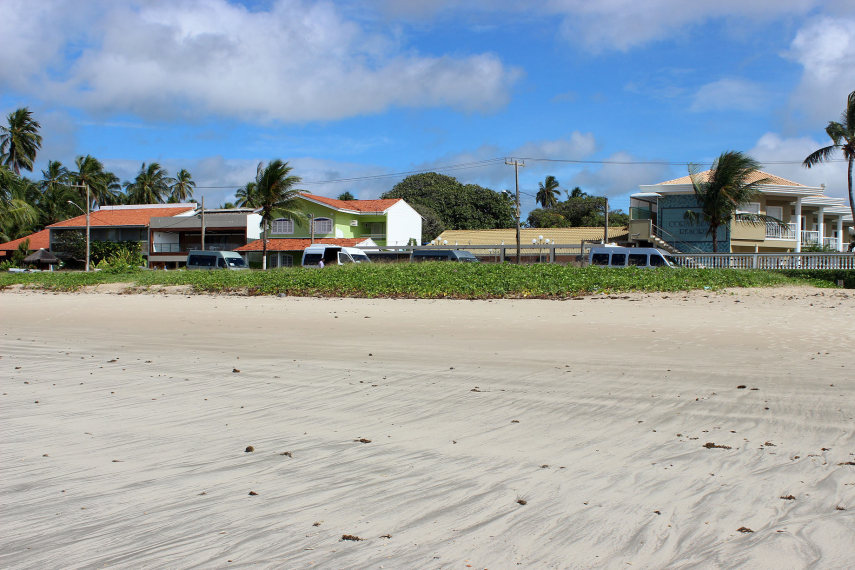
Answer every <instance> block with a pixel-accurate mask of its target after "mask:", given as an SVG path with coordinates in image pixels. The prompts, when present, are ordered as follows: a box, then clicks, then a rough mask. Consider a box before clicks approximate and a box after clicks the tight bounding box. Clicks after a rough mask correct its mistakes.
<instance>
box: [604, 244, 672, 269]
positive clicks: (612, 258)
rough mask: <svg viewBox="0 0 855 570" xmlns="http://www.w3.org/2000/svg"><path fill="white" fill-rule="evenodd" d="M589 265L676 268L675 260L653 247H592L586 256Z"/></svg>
mask: <svg viewBox="0 0 855 570" xmlns="http://www.w3.org/2000/svg"><path fill="white" fill-rule="evenodd" d="M588 262H589V263H590V264H591V265H605V266H608V267H676V266H677V262H676V260H675V259H674V258H673V257H671V256H670V255H668V253H666V252H664V251H662V250H661V249H656V248H655V247H617V246H602V247H592V248H591V254H590V255H589V256H588Z"/></svg>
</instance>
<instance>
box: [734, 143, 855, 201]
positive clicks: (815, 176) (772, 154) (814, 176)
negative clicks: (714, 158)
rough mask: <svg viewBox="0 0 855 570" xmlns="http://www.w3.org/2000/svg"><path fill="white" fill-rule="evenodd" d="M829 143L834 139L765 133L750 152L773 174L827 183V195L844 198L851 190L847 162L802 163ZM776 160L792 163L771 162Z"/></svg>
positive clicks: (839, 157) (810, 184)
mask: <svg viewBox="0 0 855 570" xmlns="http://www.w3.org/2000/svg"><path fill="white" fill-rule="evenodd" d="M830 144H831V139H826V140H820V141H816V140H814V139H812V138H811V137H795V138H784V137H782V136H781V135H779V134H776V133H766V134H764V135H763V136H762V137H760V139H759V140H758V141H757V143H756V144H755V145H754V148H752V149H751V150H749V151H748V153H747V154H748V155H749V156H751V157H753V158H754V159H756V160H757V161H759V162H760V163H761V164H764V166H763V170H764V171H766V172H768V173H770V174H775V175H777V176H780V177H782V178H786V179H788V180H792V181H793V182H798V183H800V184H804V185H806V186H820V185H822V184H825V185H826V190H825V193H826V194H827V195H828V196H834V197H836V198H844V197H846V196H847V192H848V190H847V183H846V168H847V166H846V163H845V162H828V163H825V164H819V165H816V166H814V167H812V168H805V167H803V166H802V165H801V162H802V161H803V160H804V159H805V157H806V156H807V155H809V154H810V153H812V152H813V151H815V150H817V149H819V148H822V147H825V146H828V145H830ZM833 158H834V159H841V158H842V155H841V154H839V153H838V154H836V155H835V156H834V157H833ZM774 162H789V163H790V164H771V163H774ZM765 163H770V164H765ZM847 201H848V200H847Z"/></svg>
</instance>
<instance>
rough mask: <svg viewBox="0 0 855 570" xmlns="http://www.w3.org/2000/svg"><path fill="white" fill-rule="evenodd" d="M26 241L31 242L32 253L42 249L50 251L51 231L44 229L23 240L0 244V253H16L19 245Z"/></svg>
mask: <svg viewBox="0 0 855 570" xmlns="http://www.w3.org/2000/svg"><path fill="white" fill-rule="evenodd" d="M26 240H30V245H29V250H30V251H36V250H39V249H42V248H44V249H49V248H50V230H47V229H44V230H42V231H40V232H36V233H34V234H30V235H28V236H24V237H22V238H18V239H13V240H12V241H7V242H6V243H0V251H15V250H16V249H18V245H19V244H21V243H23V242H25V241H26Z"/></svg>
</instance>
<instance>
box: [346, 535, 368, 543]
mask: <svg viewBox="0 0 855 570" xmlns="http://www.w3.org/2000/svg"><path fill="white" fill-rule="evenodd" d="M341 539H342V540H352V541H354V542H356V541H359V540H365V539H364V538H359V537H358V536H356V535H355V534H343V535H341Z"/></svg>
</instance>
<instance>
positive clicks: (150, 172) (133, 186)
mask: <svg viewBox="0 0 855 570" xmlns="http://www.w3.org/2000/svg"><path fill="white" fill-rule="evenodd" d="M185 172H186V171H185ZM188 175H189V173H188ZM171 182H172V179H171V178H169V173H168V172H167V171H166V169H164V168H163V167H162V166H160V164H159V163H157V162H152V163H149V165H148V166H146V163H144V162H143V163H142V166H141V167H140V171H139V173H137V176H136V178H134V181H133V182H127V183H125V192H126V193H127V202H128V204H161V203H163V202H165V201H166V198H167V197H168V196H169V193H170V183H171ZM187 188H189V187H188V186H185V189H184V193H186V192H187ZM176 191H177V192H178V191H179V190H176ZM190 192H192V190H190Z"/></svg>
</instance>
